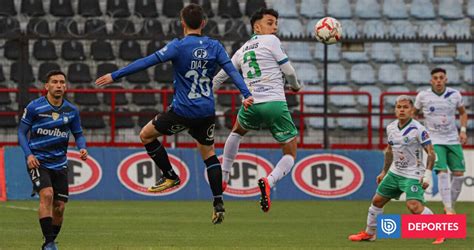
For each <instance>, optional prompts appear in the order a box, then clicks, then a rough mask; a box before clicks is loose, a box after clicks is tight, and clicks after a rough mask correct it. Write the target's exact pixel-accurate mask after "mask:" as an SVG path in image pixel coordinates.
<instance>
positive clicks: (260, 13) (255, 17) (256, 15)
mask: <svg viewBox="0 0 474 250" xmlns="http://www.w3.org/2000/svg"><path fill="white" fill-rule="evenodd" d="M264 15H271V16H274V17H275V18H276V19H278V11H276V10H274V9H267V8H260V9H259V10H257V11H256V12H254V13H253V14H252V17H251V18H250V26H251V27H252V31H253V25H254V23H255V22H256V21H258V20H261V19H262V18H263V16H264Z"/></svg>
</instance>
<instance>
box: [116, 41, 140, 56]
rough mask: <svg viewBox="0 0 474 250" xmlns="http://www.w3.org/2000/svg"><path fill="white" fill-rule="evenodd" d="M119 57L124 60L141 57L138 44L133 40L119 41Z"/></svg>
mask: <svg viewBox="0 0 474 250" xmlns="http://www.w3.org/2000/svg"><path fill="white" fill-rule="evenodd" d="M119 57H120V58H121V59H122V60H126V61H134V60H136V59H139V58H141V57H143V55H142V50H141V47H140V44H138V42H137V41H135V40H123V41H122V42H121V43H120V48H119Z"/></svg>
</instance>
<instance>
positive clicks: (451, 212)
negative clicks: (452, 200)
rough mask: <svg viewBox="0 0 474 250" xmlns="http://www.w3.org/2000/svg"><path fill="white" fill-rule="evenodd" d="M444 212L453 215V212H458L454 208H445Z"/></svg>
mask: <svg viewBox="0 0 474 250" xmlns="http://www.w3.org/2000/svg"><path fill="white" fill-rule="evenodd" d="M444 213H445V214H447V215H452V214H456V211H454V209H453V208H444Z"/></svg>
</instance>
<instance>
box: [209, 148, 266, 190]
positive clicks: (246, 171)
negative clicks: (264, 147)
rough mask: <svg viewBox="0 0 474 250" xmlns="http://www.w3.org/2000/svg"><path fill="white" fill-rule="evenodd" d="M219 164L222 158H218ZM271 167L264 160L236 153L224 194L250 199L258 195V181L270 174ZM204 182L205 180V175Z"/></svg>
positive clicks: (251, 155)
mask: <svg viewBox="0 0 474 250" xmlns="http://www.w3.org/2000/svg"><path fill="white" fill-rule="evenodd" d="M219 160H220V162H223V161H222V156H220V157H219ZM272 170H273V165H272V164H271V163H270V162H269V161H267V160H266V159H265V158H263V157H261V156H258V155H256V154H251V153H238V154H237V156H236V157H235V161H234V163H233V164H232V169H231V172H230V178H229V183H228V185H227V188H226V190H225V192H224V194H226V195H230V196H235V197H251V196H255V195H259V194H260V189H259V188H258V182H257V181H258V179H260V178H261V177H265V176H267V175H268V174H270V173H271V172H272ZM205 176H206V180H207V175H205Z"/></svg>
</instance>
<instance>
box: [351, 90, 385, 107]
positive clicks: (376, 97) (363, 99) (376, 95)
mask: <svg viewBox="0 0 474 250" xmlns="http://www.w3.org/2000/svg"><path fill="white" fill-rule="evenodd" d="M358 91H360V92H369V93H370V95H371V97H372V106H373V107H378V106H379V105H380V94H382V90H380V88H379V87H377V86H362V87H360V88H359V90H358ZM357 102H358V103H359V104H360V105H362V106H364V107H367V106H369V99H368V98H367V96H366V95H358V96H357Z"/></svg>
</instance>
